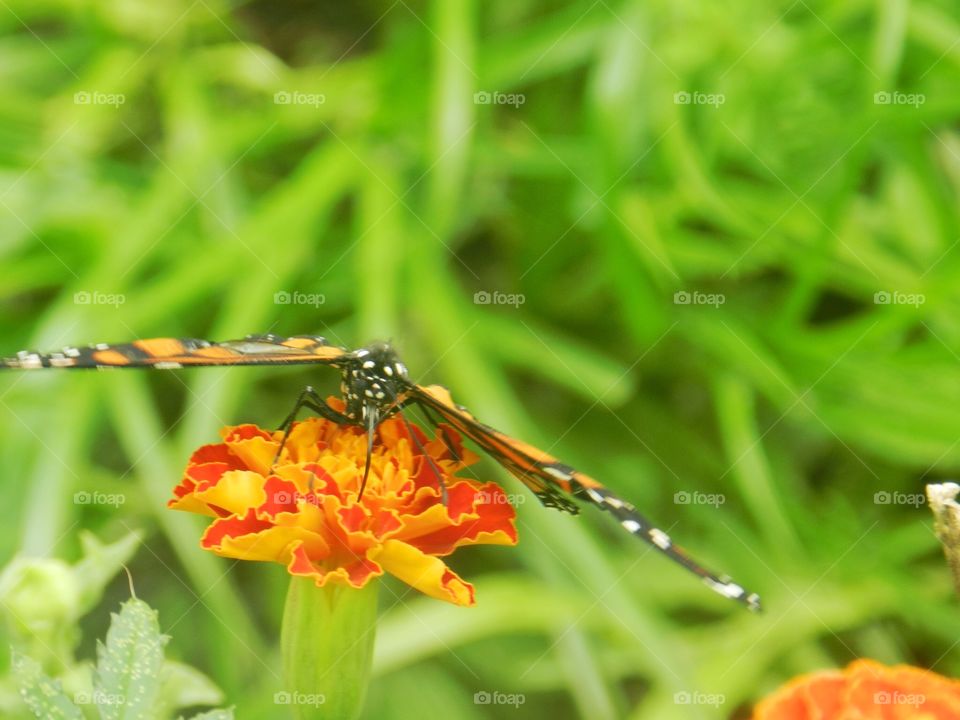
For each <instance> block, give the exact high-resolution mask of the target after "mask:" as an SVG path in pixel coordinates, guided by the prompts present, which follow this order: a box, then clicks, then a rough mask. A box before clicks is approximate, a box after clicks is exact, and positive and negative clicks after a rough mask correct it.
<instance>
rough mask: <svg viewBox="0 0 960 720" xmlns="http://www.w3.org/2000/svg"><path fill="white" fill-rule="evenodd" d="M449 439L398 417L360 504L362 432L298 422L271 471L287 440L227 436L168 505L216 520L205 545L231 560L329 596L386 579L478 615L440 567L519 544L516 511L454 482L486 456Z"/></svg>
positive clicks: (229, 431) (479, 486)
mask: <svg viewBox="0 0 960 720" xmlns="http://www.w3.org/2000/svg"><path fill="white" fill-rule="evenodd" d="M329 402H330V405H331V406H332V407H335V408H337V409H341V408H342V403H341V402H340V401H339V400H337V399H334V398H331V399H330V400H329ZM408 427H409V428H410V429H411V430H412V431H413V432H415V433H417V438H418V440H419V442H420V445H421V447H423V449H424V450H425V451H426V454H427V455H429V457H430V458H432V463H431V462H430V460H428V459H427V456H426V455H424V454H423V453H422V452H421V451H420V450H419V449H418V448H417V444H416V443H415V442H413V441H412V439H411V437H410V431H408V429H407V428H408ZM446 435H447V442H444V441H443V439H442V436H438V437H437V438H435V439H429V438H427V437H426V435H424V434H423V432H422V431H421V430H420V429H419V428H416V427H415V426H413V425H409V426H408V425H406V424H405V423H404V422H403V421H402V420H400V419H398V418H390V419H387V420H384V421H383V422H381V423H380V425H379V426H378V427H377V429H376V438H375V442H374V446H373V456H372V460H371V466H370V475H369V478H368V480H367V485H366V488H365V489H364V492H363V496H362V498H361V497H358V491H359V489H360V482H361V479H362V477H363V468H364V464H365V461H366V452H367V436H366V432H365V430H364V429H363V428H360V427H356V426H349V425H338V424H336V423H333V422H330V421H328V420H325V419H321V418H310V419H308V420H305V421H304V422H299V423H295V425H294V427H293V430H292V431H291V433H290V436H289V438H288V439H287V442H286V444H285V445H284V447H283V450H282V452H281V454H280V457H279V459H278V460H277V462H276V464H275V465H273V459H274V457H275V455H276V453H277V450H278V449H279V448H280V441H281V439H282V436H283V433H282V432H280V431H268V430H263V429H261V428H259V427H257V426H255V425H239V426H235V427H226V428H224V429H223V430H221V436H222V437H223V440H224V442H223V443H220V444H216V445H206V446H204V447H202V448H200V449H199V450H197V451H196V452H195V453H194V454H193V456H192V457H191V458H190V462H189V464H188V466H187V469H186V472H185V474H184V477H183V480H182V481H181V482H180V484H179V485H178V486H177V487H176V488H175V489H174V496H175V497H174V499H172V500H171V501H170V502H169V503H168V505H169V507H171V508H176V509H178V510H186V511H189V512H195V513H200V514H204V515H209V516H211V517H214V518H215V520H214V521H213V523H211V524H210V526H209V527H208V528H207V530H206V532H204V534H203V538H202V540H201V546H202V547H203V548H205V549H207V550H210V551H211V552H214V553H216V554H218V555H222V556H224V557H230V558H238V559H243V560H260V561H271V562H279V563H283V564H284V565H286V567H287V570H288V571H289V572H290V574H291V575H294V576H303V577H309V578H312V579H313V580H314V582H315V583H316V585H317V586H320V587H322V586H324V585H326V584H327V583H342V584H346V585H350V586H352V587H354V588H361V587H363V586H364V585H365V584H366V583H367V582H369V581H370V579H371V578H374V577H377V576H380V575H382V574H383V573H384V572H388V573H390V574H392V575H394V576H396V577H398V578H400V579H401V580H403V581H404V582H406V583H407V584H409V585H411V586H413V587H415V588H416V589H418V590H420V591H421V592H424V593H426V594H427V595H430V596H431V597H435V598H439V599H441V600H447V601H448V602H452V603H455V604H457V605H472V604H474V589H473V586H472V585H470V584H469V583H467V582H464V581H463V580H462V579H461V578H460V577H458V576H457V574H456V573H454V572H453V571H452V570H450V568H448V567H447V566H446V564H445V563H444V562H443V561H442V560H440V557H442V556H445V555H449V554H450V553H452V552H453V551H454V550H455V549H456V548H458V547H460V546H462V545H477V544H495V545H514V544H516V542H517V531H516V526H515V523H514V521H515V513H514V509H513V507H512V506H511V505H510V503H509V501H508V500H507V497H506V495H505V494H504V492H503V490H502V489H501V488H500V486H499V485H497V484H496V483H493V482H489V483H482V482H478V481H475V480H471V479H467V478H462V477H457V476H456V475H455V473H456V472H457V471H458V470H460V469H462V468H464V467H466V466H468V465H470V464H472V463H474V462H476V461H477V456H476V455H475V454H473V453H471V452H470V451H469V450H466V449H465V448H464V447H463V446H462V444H461V442H460V438H459V436H458V435H457V434H456V433H455V432H454V431H453V430H452V429H450V428H447V433H446ZM448 443H449V446H448ZM434 468H436V469H437V470H439V472H440V476H441V478H442V481H443V483H444V485H445V486H446V490H447V503H446V505H444V504H443V502H442V500H441V491H440V485H439V484H438V482H437V477H436V474H435V471H434Z"/></svg>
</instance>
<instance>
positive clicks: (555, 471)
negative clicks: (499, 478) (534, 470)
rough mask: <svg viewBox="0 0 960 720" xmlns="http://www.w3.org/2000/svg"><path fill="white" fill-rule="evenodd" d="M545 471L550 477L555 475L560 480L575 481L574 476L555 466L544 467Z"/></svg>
mask: <svg viewBox="0 0 960 720" xmlns="http://www.w3.org/2000/svg"><path fill="white" fill-rule="evenodd" d="M543 471H544V472H545V473H547V474H548V475H553V477H555V478H557V479H558V480H573V475H571V474H570V473H568V472H564V471H563V470H561V469H560V468H558V467H556V466H554V465H544V466H543Z"/></svg>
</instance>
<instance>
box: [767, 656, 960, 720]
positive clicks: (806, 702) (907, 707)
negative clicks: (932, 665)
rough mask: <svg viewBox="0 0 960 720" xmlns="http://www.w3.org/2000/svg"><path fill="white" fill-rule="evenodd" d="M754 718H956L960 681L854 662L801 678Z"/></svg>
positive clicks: (910, 669) (920, 671)
mask: <svg viewBox="0 0 960 720" xmlns="http://www.w3.org/2000/svg"><path fill="white" fill-rule="evenodd" d="M753 717H754V720H947V719H948V718H949V720H956V718H960V682H958V681H956V680H952V679H950V678H946V677H943V676H942V675H937V674H936V673H933V672H930V671H929V670H923V669H921V668H916V667H911V666H909V665H897V666H894V667H888V666H886V665H881V664H880V663H878V662H875V661H873V660H856V661H855V662H853V663H851V664H850V665H848V666H847V668H846V669H844V670H827V671H822V672H816V673H811V674H809V675H802V676H800V677H798V678H795V679H793V680H791V681H790V682H789V683H787V684H786V685H784V686H783V687H782V688H780V689H779V690H777V691H776V692H774V693H773V694H772V695H770V696H769V697H767V698H766V699H764V700H763V701H762V702H761V703H760V704H759V705H758V706H757V709H756V712H755V713H754V716H753Z"/></svg>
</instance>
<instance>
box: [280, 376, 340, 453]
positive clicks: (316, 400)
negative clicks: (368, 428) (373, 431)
mask: <svg viewBox="0 0 960 720" xmlns="http://www.w3.org/2000/svg"><path fill="white" fill-rule="evenodd" d="M303 408H307V409H308V410H313V411H314V412H315V413H317V415H319V416H320V417H322V418H325V419H327V420H329V421H330V422H334V423H337V424H338V425H344V424H349V423H350V422H352V421H351V420H350V418H348V417H347V416H346V415H344V414H343V413H339V412H337V411H336V410H334V409H333V408H332V407H330V406H329V405H327V403H326V401H325V400H324V399H323V398H322V397H320V396H319V395H318V394H317V391H316V390H314V389H313V387H312V386H311V385H307V386H306V387H305V388H304V389H303V391H302V392H301V393H300V397H298V398H297V402H296V403H294V406H293V409H292V410H291V411H290V413H289V414H288V415H287V417H286V419H285V420H284V421H283V424H282V425H280V427H279V428H277V429H278V430H283V438H281V440H280V447H279V448H277V454H276V455H274V456H273V462H272V463H271V464H270V467H271V469H272V468H273V467H274V466H275V465H276V464H277V461H278V460H279V459H280V453H281V452H283V448H284V446H285V445H286V444H287V440H288V439H289V437H290V432H291V431H292V430H293V423H294V422H296V420H297V415H299V414H300V411H301V410H302V409H303Z"/></svg>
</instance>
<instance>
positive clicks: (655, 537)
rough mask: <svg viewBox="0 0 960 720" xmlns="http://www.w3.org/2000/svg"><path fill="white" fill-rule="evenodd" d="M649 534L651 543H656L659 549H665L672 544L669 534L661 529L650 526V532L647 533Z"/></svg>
mask: <svg viewBox="0 0 960 720" xmlns="http://www.w3.org/2000/svg"><path fill="white" fill-rule="evenodd" d="M647 534H648V535H649V536H650V539H651V540H652V541H653V544H654V545H656V546H657V547H658V548H660V549H661V550H666V549H667V548H669V547H670V545H671V544H672V543H671V541H670V536H669V535H667V534H666V533H665V532H664V531H663V530H660V529H658V528H651V529H650V532H649V533H647Z"/></svg>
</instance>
